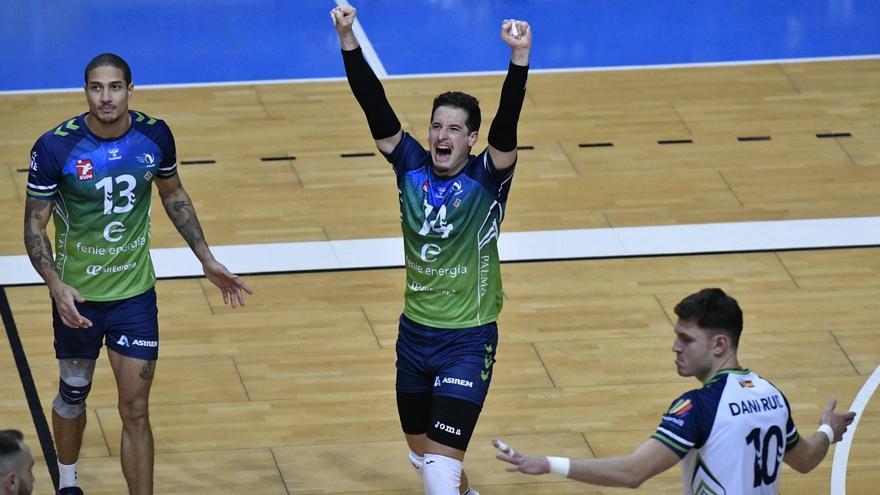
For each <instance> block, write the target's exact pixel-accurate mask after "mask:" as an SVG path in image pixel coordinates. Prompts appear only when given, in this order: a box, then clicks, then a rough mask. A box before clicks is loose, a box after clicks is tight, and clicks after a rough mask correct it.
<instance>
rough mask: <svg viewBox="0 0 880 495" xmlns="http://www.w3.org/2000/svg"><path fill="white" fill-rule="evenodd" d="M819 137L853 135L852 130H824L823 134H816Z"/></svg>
mask: <svg viewBox="0 0 880 495" xmlns="http://www.w3.org/2000/svg"><path fill="white" fill-rule="evenodd" d="M816 137H817V138H820V139H821V138H838V137H852V133H851V132H824V133H821V134H816Z"/></svg>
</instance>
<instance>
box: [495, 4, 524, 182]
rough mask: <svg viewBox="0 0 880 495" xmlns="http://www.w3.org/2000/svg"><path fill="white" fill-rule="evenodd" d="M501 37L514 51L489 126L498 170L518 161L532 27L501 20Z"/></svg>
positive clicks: (517, 22) (514, 21)
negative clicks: (518, 128) (520, 117)
mask: <svg viewBox="0 0 880 495" xmlns="http://www.w3.org/2000/svg"><path fill="white" fill-rule="evenodd" d="M501 39H502V40H504V42H505V43H506V44H507V45H508V46H509V47H510V49H511V54H510V65H509V66H508V68H507V77H506V78H505V79H504V85H503V86H502V87H501V101H500V102H499V103H498V113H496V114H495V119H494V120H492V127H490V128H489V155H490V156H491V157H492V163H494V164H495V168H496V169H498V170H503V169H505V168H508V167H510V166H511V165H513V164H514V162H515V161H516V127H517V124H518V122H519V114H520V111H521V110H522V105H523V100H524V99H525V96H526V81H527V79H528V74H529V53H530V51H531V49H532V28H531V27H530V26H529V23H527V22H524V21H517V20H505V21H504V22H502V23H501Z"/></svg>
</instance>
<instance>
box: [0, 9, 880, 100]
mask: <svg viewBox="0 0 880 495" xmlns="http://www.w3.org/2000/svg"><path fill="white" fill-rule="evenodd" d="M355 22H356V25H357V26H360V24H357V21H355ZM363 37H364V39H365V40H366V34H364V35H363ZM358 40H361V37H360V36H358ZM366 42H367V43H369V40H366ZM361 45H362V46H361V48H362V49H363V50H364V58H367V49H366V47H365V46H364V45H365V44H364V43H363V42H361ZM369 47H370V50H372V51H373V55H371V56H375V63H377V64H378V70H377V66H374V65H373V62H372V61H371V60H370V59H369V58H367V62H368V63H369V64H370V66H371V67H373V71H374V72H376V74H377V75H378V76H379V77H381V78H382V79H433V78H438V77H471V76H503V75H505V74H507V70H489V71H474V72H430V73H424V74H396V75H389V74H388V73H387V72H386V71H385V67H384V66H383V65H382V63H381V62H380V61H379V57H378V55H376V53H375V50H373V47H372V45H369ZM878 58H880V54H877V55H852V56H844V57H811V58H784V59H776V60H773V59H770V60H736V61H731V62H695V63H689V64H655V65H619V66H604V67H563V68H557V69H531V68H530V69H529V74H558V73H569V72H573V73H577V72H614V71H628V70H664V69H698V68H712V67H728V66H740V65H768V64H801V63H816V62H840V61H847V60H874V59H878ZM380 71H381V73H380ZM345 80H346V78H345V77H304V78H296V79H255V80H244V81H214V82H197V83H173V84H136V85H135V87H136V88H137V89H138V90H142V89H181V88H214V87H222V86H267V85H277V84H309V83H324V82H340V81H345ZM80 91H83V88H81V87H79V88H50V89H12V90H5V91H0V96H11V95H31V94H48V93H78V92H80Z"/></svg>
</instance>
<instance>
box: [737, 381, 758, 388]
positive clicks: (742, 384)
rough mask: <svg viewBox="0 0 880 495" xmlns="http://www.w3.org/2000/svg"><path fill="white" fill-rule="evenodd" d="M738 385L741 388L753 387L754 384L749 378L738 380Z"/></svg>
mask: <svg viewBox="0 0 880 495" xmlns="http://www.w3.org/2000/svg"><path fill="white" fill-rule="evenodd" d="M739 386H740V387H742V388H755V384H754V383H752V381H751V380H740V381H739Z"/></svg>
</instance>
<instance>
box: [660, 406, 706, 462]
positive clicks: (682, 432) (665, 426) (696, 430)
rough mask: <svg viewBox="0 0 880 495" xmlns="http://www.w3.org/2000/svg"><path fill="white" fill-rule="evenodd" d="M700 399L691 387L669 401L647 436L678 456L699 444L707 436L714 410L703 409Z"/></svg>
mask: <svg viewBox="0 0 880 495" xmlns="http://www.w3.org/2000/svg"><path fill="white" fill-rule="evenodd" d="M701 399H702V397H700V395H699V394H697V393H696V391H693V390H692V391H690V392H687V393H685V394H684V395H682V396H681V397H679V398H678V399H676V400H675V401H673V402H672V404H671V405H670V406H669V409H667V410H666V413H664V414H663V417H662V418H661V420H660V425H659V426H657V430H656V431H654V434H653V435H651V438H654V439H657V440H659V441H660V442H661V443H662V444H663V445H666V446H667V447H669V449H670V450H672V451H673V452H675V455H677V456H678V457H679V458H683V457H684V456H685V455H687V453H688V452H689V451H690V450H691V449H693V448H700V447H702V446H703V444H704V443H705V442H706V438H708V436H709V430H710V429H711V428H712V421H713V419H714V417H715V414H714V410H713V411H708V410H707V407H706V406H707V404H705V401H704V400H701ZM710 412H711V414H710Z"/></svg>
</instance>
